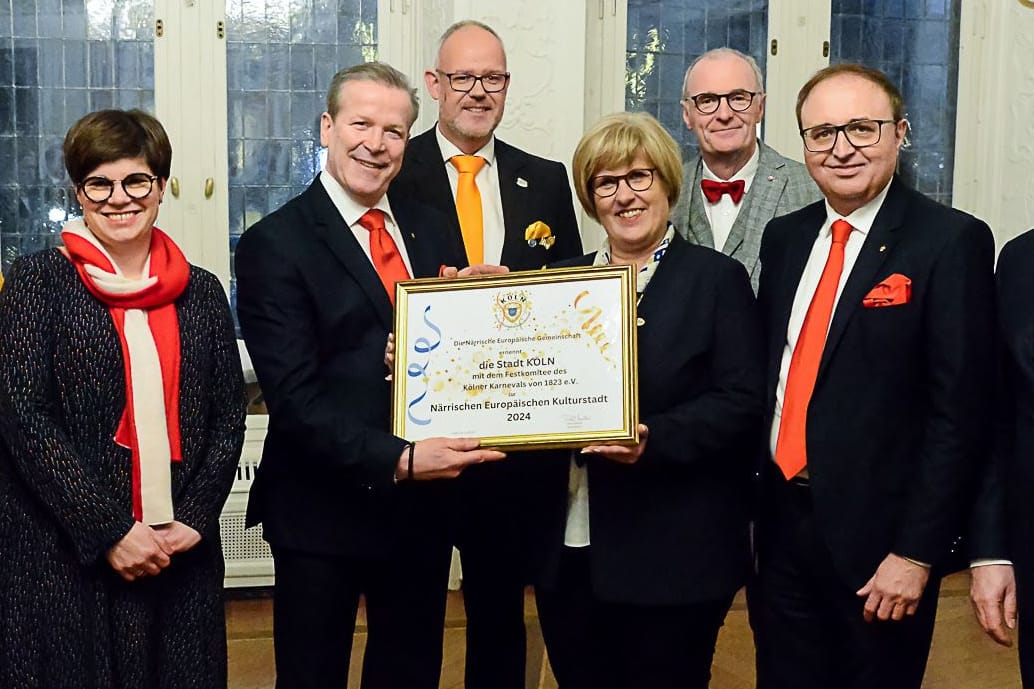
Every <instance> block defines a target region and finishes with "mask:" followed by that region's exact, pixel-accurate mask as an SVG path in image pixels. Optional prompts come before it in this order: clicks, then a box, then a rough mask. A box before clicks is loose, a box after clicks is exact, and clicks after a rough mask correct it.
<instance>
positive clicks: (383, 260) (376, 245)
mask: <svg viewBox="0 0 1034 689" xmlns="http://www.w3.org/2000/svg"><path fill="white" fill-rule="evenodd" d="M359 224H360V225H362V226H363V227H365V228H366V229H367V230H369V232H370V258H371V259H372V260H373V267H374V268H375V269H376V270H377V275H378V277H380V279H381V282H382V283H384V289H385V290H386V291H387V292H388V299H389V300H390V301H391V304H392V306H394V305H395V283H396V282H398V281H399V280H408V279H409V271H407V270H406V264H405V262H404V261H403V260H402V254H400V253H399V249H398V247H397V246H395V240H394V239H392V238H391V235H390V234H388V230H386V229H385V227H384V211H382V210H378V209H377V208H371V209H370V210H368V211H366V212H365V213H363V217H361V218H359Z"/></svg>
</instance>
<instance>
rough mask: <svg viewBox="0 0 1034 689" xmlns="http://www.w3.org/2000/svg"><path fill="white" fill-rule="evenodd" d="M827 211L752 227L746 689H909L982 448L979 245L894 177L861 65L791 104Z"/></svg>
mask: <svg viewBox="0 0 1034 689" xmlns="http://www.w3.org/2000/svg"><path fill="white" fill-rule="evenodd" d="M797 120H798V124H799V126H800V132H801V137H802V139H803V143H804V148H805V155H804V157H805V164H806V165H807V168H808V171H809V172H810V173H811V175H812V177H813V178H814V179H815V181H816V183H817V184H818V186H819V188H820V189H821V190H822V193H823V195H824V196H825V200H824V201H822V202H819V203H815V204H812V205H810V206H807V207H805V208H803V209H801V210H799V211H796V212H794V213H791V214H789V215H786V216H784V217H781V218H776V219H774V220H772V221H771V222H769V223H768V226H767V227H766V229H765V235H764V238H763V240H762V244H761V263H762V272H761V284H760V291H759V295H758V299H759V302H760V305H761V309H762V313H763V315H764V318H765V323H766V326H767V336H768V343H769V357H768V370H769V409H770V416H769V423H770V447H769V453H768V456H767V458H766V460H765V461H764V462H763V463H762V469H761V471H762V474H763V483H764V490H763V505H762V510H761V515H760V518H759V527H758V535H759V548H758V568H759V571H758V577H757V585H756V587H755V588H754V590H753V591H752V595H751V600H750V605H751V620H752V623H753V624H754V627H755V635H756V638H755V641H756V645H757V653H758V657H757V664H758V687H759V689H829V687H837V688H838V689H861V688H862V687H874V686H879V687H882V688H883V689H919V687H920V685H921V683H922V677H923V672H924V670H925V667H926V658H927V653H928V651H929V644H930V638H931V635H932V630H933V623H934V615H935V612H936V606H937V594H938V589H939V580H938V578H937V570H936V566H937V565H938V564H939V563H941V562H943V561H944V560H945V559H946V556H947V555H948V553H949V551H950V546H951V544H952V541H953V540H954V536H955V535H956V534H957V533H960V532H961V530H962V526H963V522H964V521H965V519H966V518H967V517H968V515H969V505H970V504H971V502H972V498H973V495H972V494H971V493H972V490H971V486H973V485H974V483H975V480H974V479H975V477H976V476H977V472H978V471H980V470H981V468H980V466H979V463H980V462H981V461H982V459H983V456H984V454H985V449H986V448H985V445H986V441H987V437H988V433H987V430H988V428H987V426H988V418H987V415H988V414H987V412H988V409H989V407H990V404H989V401H990V399H991V390H990V384H991V381H992V379H993V375H992V373H993V371H992V368H993V366H992V357H993V352H992V342H993V314H994V295H993V289H994V287H993V277H992V270H993V261H994V241H993V239H992V236H991V232H990V230H989V228H988V227H987V225H985V224H984V223H983V222H981V221H980V220H978V219H976V218H974V217H972V216H970V215H967V214H965V213H962V212H959V211H956V210H953V209H951V208H948V207H945V206H942V205H939V204H938V203H935V202H934V201H932V200H930V199H928V198H926V197H924V196H923V195H921V194H919V193H918V192H916V191H914V190H912V189H910V188H909V187H908V186H907V185H906V184H905V183H904V182H903V181H902V180H901V179H900V178H899V177H897V176H896V175H895V169H896V167H897V163H898V154H899V150H900V148H901V146H902V144H903V143H904V141H905V134H906V132H907V131H908V123H907V121H906V120H905V119H904V104H903V102H902V98H901V94H900V92H899V91H898V89H897V88H896V87H895V86H894V85H893V84H892V83H891V82H890V81H889V80H888V79H887V77H886V76H885V75H884V74H883V73H882V72H878V71H876V70H872V69H869V68H867V67H864V66H861V65H856V64H839V65H833V66H830V67H827V68H826V69H823V70H821V71H819V72H818V73H817V74H815V76H813V77H812V78H811V79H810V80H809V81H808V82H807V83H806V84H805V85H804V87H803V88H802V89H801V91H800V94H799V96H798V99H797Z"/></svg>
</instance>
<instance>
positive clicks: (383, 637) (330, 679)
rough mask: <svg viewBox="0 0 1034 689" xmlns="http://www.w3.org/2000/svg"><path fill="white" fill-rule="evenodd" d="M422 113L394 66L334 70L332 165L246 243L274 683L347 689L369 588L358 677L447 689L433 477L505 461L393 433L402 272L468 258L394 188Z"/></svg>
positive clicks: (258, 511) (327, 124) (245, 307)
mask: <svg viewBox="0 0 1034 689" xmlns="http://www.w3.org/2000/svg"><path fill="white" fill-rule="evenodd" d="M416 114H417V100H416V92H415V90H414V89H411V88H410V87H409V83H408V81H407V80H406V77H405V76H404V75H403V74H401V73H400V72H398V71H397V70H396V69H394V68H392V67H390V66H388V65H385V64H382V63H376V62H373V63H367V64H363V65H358V66H355V67H349V68H347V69H343V70H341V71H339V72H338V73H337V74H335V75H334V78H333V80H332V81H331V84H330V90H329V93H328V96H327V110H326V112H324V113H323V115H322V117H321V119H320V142H321V143H322V144H323V145H324V146H326V147H327V162H326V166H325V168H324V169H323V170H322V171H321V172H320V173H319V176H318V177H317V178H316V180H315V181H314V182H313V183H312V185H311V186H310V187H309V188H308V189H307V190H306V191H304V192H303V193H302V194H301V195H299V196H297V197H295V198H294V199H292V200H290V201H288V202H287V204H285V205H284V206H283V207H281V208H280V209H278V210H277V211H275V212H274V213H272V214H271V215H269V216H267V217H265V218H263V219H262V220H261V221H259V222H258V223H257V224H255V225H254V226H253V227H251V228H250V229H249V230H248V231H247V232H245V233H244V236H243V237H242V238H241V240H240V243H239V244H238V245H237V252H236V262H235V267H236V276H237V312H238V315H239V317H240V324H241V332H242V333H243V335H244V340H245V342H246V343H247V345H248V351H249V352H250V354H251V358H252V360H253V362H254V365H255V371H256V373H257V375H258V382H259V385H260V386H261V387H262V391H263V394H264V395H265V399H266V402H267V404H268V407H269V430H268V433H267V435H266V441H265V446H264V448H263V452H262V462H261V465H260V466H259V469H258V473H257V475H256V478H255V482H254V484H253V485H252V488H251V494H250V499H249V501H248V515H247V523H248V525H249V526H250V525H252V524H255V523H258V522H261V523H262V527H263V536H264V537H265V539H266V540H267V541H269V544H270V547H271V548H272V551H273V560H274V564H275V567H276V587H275V590H274V599H273V605H274V607H273V643H274V651H275V656H276V669H277V684H276V686H277V688H278V689H296V688H305V689H319V688H326V689H331V688H334V689H339V688H340V687H343V686H345V685H346V684H348V670H349V657H350V653H349V649H350V648H351V645H352V636H353V633H354V629H355V619H356V609H357V605H358V603H359V597H360V594H363V595H365V598H366V614H367V619H368V622H369V629H370V633H369V639H368V641H367V644H366V652H365V656H364V660H363V677H362V687H363V688H364V689H399V688H400V687H405V688H406V689H437V687H438V680H439V675H440V673H441V660H442V633H443V624H444V615H445V595H446V587H447V582H448V572H449V563H450V559H451V558H450V555H451V542H450V539H449V528H448V526H449V525H448V524H447V523H446V522H447V520H446V519H445V518H444V516H443V515H444V514H445V513H446V512H447V510H448V509H449V507H450V506H451V504H452V501H453V497H452V493H451V491H449V488H450V485H449V484H450V483H451V482H450V481H446V480H432V479H448V478H453V477H455V476H457V475H458V474H459V473H460V472H461V471H463V470H464V469H465V468H466V467H468V466H470V465H472V464H477V463H480V462H483V461H489V460H496V459H501V458H502V457H503V455H502V454H501V453H498V452H492V451H487V450H481V449H479V443H478V441H477V440H472V439H462V438H456V439H447V438H430V439H427V440H421V441H419V442H417V443H411V442H407V441H406V440H405V439H404V438H398V437H395V436H394V435H392V434H391V432H390V406H391V390H390V383H388V382H386V381H385V378H384V364H383V357H384V347H385V342H386V340H387V336H388V333H389V332H390V330H391V328H392V301H393V299H394V293H395V284H394V283H395V282H396V281H398V280H404V279H408V278H409V277H410V276H415V277H429V276H434V275H436V274H437V273H438V271H439V267H440V266H442V265H443V264H444V265H455V263H456V262H457V261H458V260H459V258H458V257H457V256H456V255H455V254H454V253H453V252H451V251H450V249H449V247H450V246H451V243H450V242H449V241H448V236H447V235H446V233H445V231H444V229H443V226H444V220H443V219H442V218H440V217H439V215H438V214H437V213H436V212H435V211H434V210H433V209H431V208H428V207H426V206H424V205H422V204H420V203H418V202H416V201H413V200H412V199H404V198H402V199H392V200H391V201H390V202H389V200H388V199H387V197H386V196H385V192H386V191H387V189H388V184H389V183H390V182H391V180H392V179H393V178H394V177H395V175H396V174H397V173H398V171H399V168H400V166H401V164H402V154H403V151H404V150H405V146H406V142H407V140H408V138H409V128H410V126H411V125H412V124H413V122H414V121H415V120H416Z"/></svg>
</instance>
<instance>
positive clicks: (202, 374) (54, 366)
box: [0, 249, 245, 689]
mask: <svg viewBox="0 0 1034 689" xmlns="http://www.w3.org/2000/svg"><path fill="white" fill-rule="evenodd" d="M7 277H8V282H7V285H6V287H5V288H4V290H3V292H2V293H0V342H2V345H0V440H2V442H0V592H2V593H0V687H4V688H5V689H64V688H68V689H71V688H73V687H75V688H76V689H115V688H121V687H125V688H126V689H128V688H129V687H133V688H134V689H136V688H139V687H156V688H162V689H164V688H168V689H172V688H173V687H177V688H178V687H192V688H196V689H208V688H211V689H217V688H218V689H225V686H226V640H225V621H224V617H223V601H222V583H223V581H222V578H223V559H222V552H221V548H220V541H219V513H220V511H221V509H222V505H223V503H224V501H225V499H226V496H227V494H228V493H229V490H230V487H231V485H232V482H233V478H234V474H235V468H236V466H237V461H238V458H239V456H240V449H241V445H242V443H243V438H244V419H245V416H244V388H243V379H242V374H241V367H240V359H239V355H238V350H237V346H236V342H235V340H234V330H233V321H232V318H231V315H230V310H229V306H228V304H227V302H226V297H225V295H224V293H223V290H222V287H221V286H220V284H219V282H218V280H217V279H216V278H215V276H213V275H212V274H210V273H208V272H206V271H204V270H201V269H199V268H196V267H193V266H192V267H191V270H190V282H189V284H188V286H187V288H186V290H185V291H184V293H183V294H182V295H180V297H179V299H177V301H176V311H177V314H178V317H179V326H180V339H181V352H182V362H181V378H180V423H181V429H182V438H183V440H182V445H183V461H182V462H178V463H173V465H172V489H173V503H174V509H175V516H176V519H177V520H179V521H181V522H183V523H185V524H187V525H189V526H191V527H193V528H194V529H196V530H197V531H198V532H199V533H200V534H201V536H202V540H201V542H200V543H199V544H198V545H196V546H195V547H194V548H193V549H191V550H190V551H187V552H185V553H181V554H177V555H174V556H173V557H172V564H171V565H170V566H169V567H168V568H166V569H165V570H163V571H162V572H161V573H160V574H158V575H157V576H154V577H145V578H142V579H138V580H137V581H135V582H133V583H129V582H126V581H124V580H122V579H121V578H120V577H119V576H118V575H117V574H116V573H115V571H114V570H113V569H112V568H111V566H110V565H109V564H108V562H107V560H106V557H105V554H106V552H107V550H108V549H109V548H110V547H111V546H112V545H114V544H115V543H116V542H117V541H118V540H119V539H121V538H122V536H124V535H125V534H126V533H127V532H128V531H129V529H130V527H131V526H132V525H133V517H132V514H133V512H132V488H131V485H130V484H131V480H130V475H131V459H130V452H129V450H127V449H126V448H123V447H120V446H118V445H116V444H115V442H114V440H113V436H114V432H115V428H116V426H117V425H118V421H119V417H120V415H121V413H122V410H123V408H124V406H125V400H126V393H125V377H124V371H123V364H122V353H121V348H120V345H119V340H118V336H117V334H116V332H115V329H114V326H113V324H112V321H111V317H110V315H109V313H108V310H107V307H106V306H104V305H103V304H102V303H100V302H99V301H97V300H96V299H95V298H93V297H92V296H91V295H90V294H89V293H88V292H87V291H86V288H85V287H84V286H83V284H82V283H81V282H80V280H79V277H78V275H77V274H76V272H75V269H74V268H73V267H72V264H71V263H70V262H69V261H68V260H67V259H66V258H65V257H64V256H63V255H62V254H61V253H60V252H58V251H57V250H54V249H52V250H47V251H43V252H40V253H37V254H33V255H31V256H26V257H24V258H21V259H19V260H18V261H16V262H15V264H14V267H13V269H12V270H11V272H10V273H9V275H8V276H7Z"/></svg>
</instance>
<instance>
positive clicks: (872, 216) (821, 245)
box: [769, 183, 890, 470]
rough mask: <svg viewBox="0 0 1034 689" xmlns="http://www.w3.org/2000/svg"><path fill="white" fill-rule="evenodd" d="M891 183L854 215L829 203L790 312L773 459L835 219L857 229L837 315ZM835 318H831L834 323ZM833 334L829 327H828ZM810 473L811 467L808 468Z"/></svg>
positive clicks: (847, 250) (840, 285)
mask: <svg viewBox="0 0 1034 689" xmlns="http://www.w3.org/2000/svg"><path fill="white" fill-rule="evenodd" d="M888 189H890V183H888V184H887V186H885V187H884V188H883V191H881V192H880V193H879V194H877V195H876V198H874V199H873V200H872V201H870V202H869V203H867V204H865V205H864V206H862V207H861V208H859V209H858V210H856V211H855V212H854V213H851V214H850V215H848V216H846V217H844V216H842V215H840V214H839V213H837V212H836V211H835V210H833V207H832V206H830V205H829V201H826V222H824V223H823V224H822V227H821V228H819V232H818V236H817V237H816V238H815V243H814V244H812V247H811V254H810V255H809V256H808V262H807V263H806V264H805V266H804V272H803V273H802V274H801V280H800V282H799V283H798V284H797V293H796V294H795V295H794V298H793V308H792V309H790V324H789V326H787V328H786V343H785V345H784V346H783V358H782V361H781V363H780V364H779V382H778V383H777V384H776V402H775V413H774V414H773V416H772V428H771V431H770V434H769V449H770V451H771V456H772V457H773V458H774V457H775V449H776V440H778V439H779V423H780V421H781V420H782V417H783V395H784V394H785V393H786V376H787V374H788V373H789V372H790V359H791V358H793V349H794V347H796V346H797V338H798V337H800V335H801V328H802V327H803V326H804V317H805V316H806V315H807V314H808V307H809V306H810V305H811V300H812V298H813V297H814V296H815V290H816V289H818V286H819V279H820V278H821V277H822V270H823V268H825V267H826V259H827V258H828V257H829V248H830V246H832V244H833V236H832V231H831V229H830V228H831V227H832V225H833V222H834V221H835V220H840V219H843V220H846V221H847V222H849V223H851V227H852V228H854V229H853V230H852V232H851V234H850V236H848V238H847V245H846V246H845V247H844V269H843V271H842V272H841V273H840V282H839V283H838V284H837V295H836V298H835V299H834V301H833V314H835V313H836V308H837V303H838V302H839V301H840V293H841V292H843V290H844V285H845V284H846V283H847V278H848V276H850V275H851V270H852V269H853V268H854V264H855V262H856V261H857V260H858V254H859V253H861V251H862V244H863V243H864V242H865V237H866V235H868V234H869V230H870V229H872V223H873V221H875V220H876V214H877V213H879V211H880V208H881V207H882V206H883V201H884V199H886V198H887V190H888ZM832 322H833V318H832V317H830V323H832ZM826 328H827V332H829V330H828V328H829V326H828V325H827V326H826ZM805 470H807V467H805Z"/></svg>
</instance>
